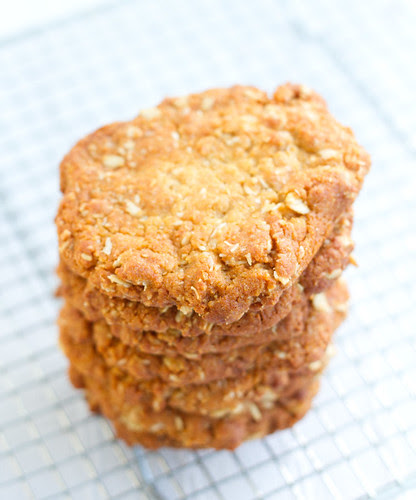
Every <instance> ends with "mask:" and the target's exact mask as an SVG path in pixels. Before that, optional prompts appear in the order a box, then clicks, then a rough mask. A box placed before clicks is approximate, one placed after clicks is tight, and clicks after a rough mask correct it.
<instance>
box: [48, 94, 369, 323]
mask: <svg viewBox="0 0 416 500" xmlns="http://www.w3.org/2000/svg"><path fill="white" fill-rule="evenodd" d="M368 168H369V157H368V155H367V154H366V153H365V151H364V150H363V149H362V148H361V147H360V146H359V145H358V144H357V142H356V141H355V139H354V136H353V134H352V132H351V130H350V129H348V128H346V127H343V126H341V125H340V124H339V123H338V122H336V121H335V120H334V118H333V117H332V116H331V115H330V113H329V112H328V110H327V108H326V105H325V103H324V102H323V100H322V99H321V98H320V97H319V96H318V95H317V94H315V93H314V92H312V91H310V90H308V89H306V88H305V87H303V86H298V85H290V84H287V85H283V86H281V87H278V88H277V90H276V91H275V93H274V94H273V95H272V96H271V97H268V96H267V94H266V93H264V92H262V91H260V90H257V89H255V88H253V87H241V86H237V87H232V88H230V89H214V90H209V91H206V92H202V93H200V94H195V95H190V96H188V97H181V98H176V99H166V100H165V101H163V102H162V103H161V104H160V105H159V106H157V107H155V108H151V109H148V110H144V111H142V112H141V113H140V115H139V116H138V117H137V118H135V119H133V120H132V121H130V122H123V123H114V124H111V125H108V126H106V127H103V128H101V129H99V130H97V131H96V132H94V133H93V134H91V135H89V136H88V137H86V138H85V139H83V140H81V141H80V142H79V143H78V144H77V145H76V146H75V147H74V148H73V149H72V150H71V151H70V152H69V153H68V155H67V156H66V157H65V158H64V160H63V161H62V164H61V189H62V192H63V199H62V202H61V204H60V207H59V211H58V215H57V218H56V223H57V228H58V236H59V251H60V256H61V259H62V260H63V262H64V263H65V265H66V266H68V268H69V269H70V270H71V271H72V272H74V273H76V274H78V275H80V276H82V277H83V278H85V279H86V280H88V283H89V284H91V285H93V286H95V287H96V288H98V289H99V290H100V292H101V293H103V294H106V295H108V296H110V297H120V298H126V299H129V300H132V301H140V302H141V303H143V304H144V305H146V306H151V307H158V308H165V307H171V306H175V307H176V308H177V309H178V310H179V311H181V312H182V313H183V314H185V315H190V314H191V313H192V312H196V313H197V314H198V315H200V316H201V317H203V318H204V319H206V320H207V321H209V322H212V323H231V322H234V321H237V320H239V319H240V318H241V316H242V315H243V314H244V313H245V312H247V311H248V310H249V309H250V307H252V306H253V305H257V307H259V308H264V307H269V306H271V305H273V304H275V303H276V302H277V301H278V300H279V298H280V296H281V295H282V293H283V291H284V290H285V289H287V288H288V287H290V286H291V285H293V284H294V283H295V282H296V281H297V279H298V278H299V276H300V275H301V274H302V272H303V271H304V269H305V268H306V267H307V265H308V264H309V263H310V261H311V260H312V258H313V256H314V255H315V254H316V252H317V251H318V249H319V248H320V247H321V246H322V244H323V243H324V241H325V239H326V238H327V237H328V235H329V234H330V233H331V231H332V230H333V228H334V225H335V223H336V221H337V220H338V218H339V217H340V216H341V214H343V213H345V212H346V211H347V210H348V208H349V207H350V206H351V204H352V203H353V201H354V199H355V197H356V196H357V194H358V192H359V190H360V187H361V184H362V181H363V178H364V176H365V174H366V173H367V171H368Z"/></svg>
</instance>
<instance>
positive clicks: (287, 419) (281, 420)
mask: <svg viewBox="0 0 416 500" xmlns="http://www.w3.org/2000/svg"><path fill="white" fill-rule="evenodd" d="M70 374H71V380H72V381H73V383H74V385H76V386H77V387H85V388H86V396H87V400H88V402H89V405H90V408H91V410H93V411H100V412H102V413H103V414H104V415H105V416H106V417H108V418H110V419H111V420H112V421H113V425H114V427H115V430H116V434H117V436H118V437H120V438H121V439H124V440H125V441H126V442H127V444H129V445H135V444H141V445H143V446H145V447H147V448H152V449H155V448H159V447H161V446H171V447H186V448H216V449H234V448H236V447H237V446H238V445H240V444H241V443H242V442H243V441H246V440H249V439H257V438H260V437H263V436H265V435H267V434H270V433H271V432H274V431H275V430H277V429H285V428H288V427H291V426H292V425H293V424H294V423H295V422H297V421H298V420H299V419H301V418H302V417H303V416H304V414H305V413H306V412H307V411H308V409H309V407H310V405H311V401H312V398H313V397H314V395H315V394H316V392H317V390H318V387H319V381H318V378H315V379H314V381H313V382H312V383H311V384H310V385H309V386H308V387H307V388H306V389H301V390H299V391H297V392H296V393H294V394H293V395H292V396H291V397H289V398H285V399H282V400H279V401H274V402H273V403H272V404H271V405H270V406H269V407H268V408H266V409H262V410H260V409H259V408H258V406H257V405H255V404H251V406H250V411H248V412H247V413H244V414H237V415H235V414H234V415H227V416H222V417H219V418H210V417H207V416H202V415H197V414H187V413H183V412H180V411H177V410H172V409H169V408H168V409H165V410H163V411H161V412H153V411H151V412H150V413H149V412H147V411H146V412H143V411H142V409H141V408H140V406H137V405H134V406H132V405H124V406H119V405H118V404H117V398H116V401H113V400H112V396H111V392H109V391H108V388H107V387H106V386H105V384H104V383H102V382H100V381H97V380H95V379H93V378H88V377H85V378H84V377H83V375H82V374H80V373H79V372H77V371H76V369H74V368H71V371H70Z"/></svg>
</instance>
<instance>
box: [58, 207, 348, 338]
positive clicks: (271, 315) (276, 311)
mask: <svg viewBox="0 0 416 500" xmlns="http://www.w3.org/2000/svg"><path fill="white" fill-rule="evenodd" d="M351 227H352V213H351V212H349V213H347V214H346V215H345V216H342V217H341V218H340V220H339V221H338V222H337V225H336V227H335V229H334V231H333V233H332V234H331V236H330V237H329V238H328V239H327V240H326V241H325V242H324V244H323V245H322V247H321V249H320V250H319V251H318V253H317V254H316V255H315V257H314V259H313V260H312V262H311V263H310V265H309V266H308V267H307V269H306V270H305V271H304V273H303V274H302V276H301V277H300V281H299V285H300V286H298V284H295V285H293V286H292V287H290V288H288V289H286V290H285V291H284V292H283V294H282V296H281V298H280V300H279V301H278V303H277V304H276V305H275V306H273V307H269V308H266V309H263V310H262V311H252V312H248V313H246V314H245V315H244V316H243V317H242V318H240V320H239V321H237V322H235V323H230V324H220V325H215V324H212V323H207V322H206V321H205V320H203V319H202V318H201V317H200V316H198V315H196V314H192V315H190V316H186V315H184V314H182V313H181V312H180V311H179V310H178V309H177V308H175V307H170V308H167V310H160V309H158V308H155V307H146V306H144V305H143V304H141V303H140V302H132V301H128V300H125V299H120V298H110V297H108V296H106V295H104V294H102V293H101V292H100V291H99V290H98V289H97V288H95V287H90V286H89V285H88V283H87V281H86V280H85V279H83V278H81V277H78V276H77V275H75V274H74V273H71V271H69V270H68V268H66V267H65V265H64V264H62V263H61V264H60V266H59V268H58V274H59V276H60V278H61V280H62V286H61V294H62V295H63V297H64V298H65V299H66V300H67V301H68V302H70V303H71V304H72V305H73V306H74V307H75V308H77V309H79V310H80V311H82V313H83V314H84V315H85V316H86V318H87V319H88V320H90V321H98V320H100V319H101V318H103V319H105V320H106V322H107V323H109V324H111V325H112V334H113V335H115V336H117V337H119V338H121V339H123V341H124V342H126V343H131V344H136V343H137V342H139V341H140V340H141V339H142V337H149V341H150V345H154V343H152V341H153V339H156V343H157V342H158V340H157V339H162V341H165V340H166V339H169V338H170V339H172V342H175V341H176V340H175V338H177V337H178V336H179V335H180V336H181V337H184V336H190V337H194V336H197V335H204V338H205V340H207V339H206V335H207V334H209V335H210V336H213V337H214V338H215V336H217V338H220V337H222V336H224V335H227V336H229V335H237V336H241V335H250V336H251V335H253V334H254V333H255V332H258V331H260V330H262V331H263V332H265V331H266V330H267V329H269V328H272V327H273V326H274V325H276V324H277V323H278V322H279V321H280V320H281V319H282V318H284V317H285V316H286V315H287V314H288V313H289V311H290V309H291V307H293V305H294V304H296V303H297V302H299V301H302V298H303V297H304V294H307V295H310V294H312V293H318V292H321V291H322V290H324V289H325V288H327V287H328V286H330V284H332V283H333V282H334V280H335V279H336V278H338V277H339V276H340V274H341V272H342V270H343V269H344V268H345V267H346V265H347V264H348V260H349V256H350V254H351V252H352V250H353V247H354V245H353V242H352V240H351ZM303 292H304V293H303ZM137 330H139V331H137ZM142 330H145V331H152V332H154V333H153V338H152V336H150V335H146V334H145V333H144V332H143V331H142ZM158 333H161V334H162V335H157V334H158ZM263 335H264V333H262V336H263ZM181 340H182V339H181ZM259 343H260V342H259Z"/></svg>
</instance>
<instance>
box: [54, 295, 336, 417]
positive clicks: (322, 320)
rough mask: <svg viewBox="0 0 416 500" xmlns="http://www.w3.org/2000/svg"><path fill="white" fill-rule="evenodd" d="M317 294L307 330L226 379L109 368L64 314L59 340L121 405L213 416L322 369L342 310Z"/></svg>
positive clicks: (287, 387)
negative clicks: (149, 375) (145, 375)
mask: <svg viewBox="0 0 416 500" xmlns="http://www.w3.org/2000/svg"><path fill="white" fill-rule="evenodd" d="M316 297H318V298H319V300H317V301H316V305H317V306H318V308H313V309H312V310H311V314H310V316H309V318H308V321H307V323H306V329H305V332H304V334H303V335H301V336H300V337H297V338H295V339H294V340H293V341H289V342H288V343H287V344H286V345H285V346H284V347H282V346H283V344H280V345H279V347H278V348H277V349H276V350H274V351H270V352H267V355H266V354H264V355H260V358H259V360H258V363H257V364H255V363H254V364H253V367H252V368H251V369H249V370H246V371H244V372H243V373H241V374H240V373H239V375H240V376H239V377H238V378H227V379H225V378H222V379H220V380H217V381H213V382H209V383H207V381H206V380H205V378H206V375H205V373H203V372H201V371H198V370H197V368H195V370H196V373H197V374H198V380H195V381H192V384H190V385H185V386H183V383H184V381H183V379H181V377H180V376H179V375H178V372H176V371H174V370H172V371H171V373H170V374H168V376H167V378H168V381H163V380H161V379H160V378H156V377H155V378H153V379H151V380H146V381H139V380H137V378H135V377H133V376H131V375H130V374H128V373H126V371H125V367H124V365H123V364H120V365H119V366H113V367H109V366H108V365H107V364H106V363H105V361H104V359H103V358H102V356H101V355H100V354H99V353H98V352H97V350H96V348H95V346H94V343H93V342H92V339H91V335H89V334H88V333H87V334H84V333H83V332H82V331H81V329H73V327H72V325H71V324H69V323H66V322H65V320H64V318H61V321H60V341H61V346H62V348H63V350H64V352H65V354H66V355H67V357H68V358H69V360H70V361H71V363H72V364H73V366H74V367H75V368H76V369H77V370H78V371H80V372H81V373H83V374H84V375H85V376H87V377H92V378H96V379H98V380H107V381H110V382H107V383H111V385H112V386H113V387H115V388H116V389H115V391H116V392H117V394H118V395H119V397H120V404H121V403H122V402H123V401H127V400H128V401H130V402H133V401H134V403H135V404H141V405H147V407H148V409H149V411H150V410H151V409H153V410H157V411H160V410H161V409H163V408H165V407H166V406H169V407H173V408H176V409H180V410H182V411H184V412H188V413H195V412H204V413H207V414H211V415H212V412H218V411H220V412H226V411H229V412H232V411H233V410H234V409H235V408H237V407H239V405H240V403H241V401H242V400H247V399H249V400H250V401H254V402H257V400H258V399H260V400H261V399H262V397H263V393H262V391H260V392H258V390H257V389H258V388H259V387H268V388H270V389H271V390H272V392H273V394H274V396H275V397H276V398H277V397H281V396H282V394H286V393H287V392H285V391H293V389H294V388H296V387H297V383H306V382H307V381H308V380H310V379H311V378H313V377H314V376H315V375H316V373H318V372H319V371H321V370H322V368H323V366H324V364H325V362H326V361H325V359H326V356H327V348H328V345H329V342H330V340H331V337H332V334H333V331H334V330H335V328H336V327H337V326H338V324H339V322H340V320H341V319H342V317H343V313H341V314H340V313H338V312H337V311H336V310H334V309H332V308H329V306H330V303H331V302H330V300H331V299H330V297H328V299H327V298H325V296H316ZM77 335H78V337H77ZM282 353H284V355H283V354H282ZM186 361H189V360H186ZM234 361H235V360H232V359H230V360H229V363H230V364H231V365H232V364H233V363H234ZM224 362H226V358H224ZM144 366H146V365H144ZM210 376H212V377H214V376H215V375H212V374H211V375H210ZM183 377H185V375H183ZM196 382H197V384H196ZM176 386H178V387H176ZM182 386H183V387H182ZM269 397H271V396H270V395H269Z"/></svg>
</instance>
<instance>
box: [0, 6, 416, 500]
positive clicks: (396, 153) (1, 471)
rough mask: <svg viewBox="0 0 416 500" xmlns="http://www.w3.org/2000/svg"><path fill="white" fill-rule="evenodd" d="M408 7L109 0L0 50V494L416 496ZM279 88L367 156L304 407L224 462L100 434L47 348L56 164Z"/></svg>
mask: <svg viewBox="0 0 416 500" xmlns="http://www.w3.org/2000/svg"><path fill="white" fill-rule="evenodd" d="M415 22H416V11H415V10H414V9H412V5H411V3H410V2H407V3H406V2H404V1H403V2H397V1H394V2H393V1H381V0H380V1H367V2H363V1H361V0H350V1H349V2H334V1H329V0H327V1H324V0H318V1H314V2H307V1H305V2H275V1H272V0H269V1H267V0H264V1H263V0H261V1H260V0H256V2H244V1H241V0H240V1H229V2H221V1H220V0H210V1H209V0H203V1H199V2H191V1H183V0H176V1H175V2H168V1H166V2H162V1H160V2H159V1H157V2H145V1H144V0H143V1H138V2H131V1H130V2H117V3H115V2H114V4H112V5H110V6H108V5H107V6H105V7H103V8H101V9H97V10H95V11H94V12H92V13H90V14H88V15H83V16H80V17H78V18H76V17H75V18H72V19H70V20H67V21H65V22H60V23H56V24H55V25H53V26H49V27H47V28H44V29H39V30H38V31H33V32H32V33H29V34H26V35H24V36H20V37H18V38H16V39H10V40H3V42H2V43H1V45H0V68H1V69H0V153H1V155H0V158H1V161H0V179H1V184H0V208H1V210H0V234H1V237H0V242H1V243H0V265H1V273H0V283H1V289H0V326H1V328H0V498H2V499H17V498H19V499H25V498H49V497H51V498H75V499H101V498H103V499H104V498H120V499H152V500H153V499H167V500H172V499H176V498H178V499H184V498H187V499H193V500H196V499H199V500H201V499H209V500H211V499H227V500H228V499H231V500H233V499H238V500H245V499H260V498H265V499H266V498H267V499H279V500H280V499H291V498H305V499H326V498H342V499H349V498H351V499H356V498H370V497H376V496H377V497H378V498H397V497H399V496H400V498H409V499H410V498H415V496H414V495H415V494H416V493H415V488H416V400H415V394H416V363H415V360H416V357H415V354H416V339H415V324H416V321H415V320H416V316H415V303H416V300H415V299H416V271H415V265H414V261H415V253H416V231H415V229H416V223H415V221H416V217H415V215H416V196H415V193H416V182H415V179H416V164H415V149H416V105H415V102H416V101H415V97H414V89H415V87H416V71H415V68H414V60H415V56H416V50H415V49H416V35H415V30H414V25H415ZM287 80H291V81H299V82H303V83H305V84H308V85H310V86H312V87H314V88H316V89H317V90H318V91H320V92H321V93H322V94H323V95H324V96H325V97H326V99H327V100H328V103H329V105H330V108H331V110H332V111H333V112H334V113H335V115H336V116H337V117H339V119H340V120H341V121H342V122H344V123H347V124H350V125H351V126H352V127H353V128H354V130H355V131H356V134H357V136H358V138H359V140H360V141H361V142H362V143H363V144H364V145H365V146H366V148H367V149H368V150H369V151H370V152H371V153H372V157H373V169H372V172H371V175H370V176H369V177H368V179H367V182H366V185H365V188H364V191H363V193H362V194H361V196H360V198H359V201H358V203H357V206H356V223H355V230H354V236H355V239H356V242H357V250H356V258H357V260H358V262H359V264H360V267H359V269H358V270H355V269H354V270H352V271H348V273H347V275H348V280H349V282H350V285H351V291H352V309H351V314H350V316H349V319H348V321H347V322H346V323H345V324H344V326H342V327H341V329H340V330H339V333H338V334H337V341H336V344H337V349H338V355H337V356H336V357H335V358H334V359H333V361H332V364H331V366H330V368H329V370H328V372H327V374H326V375H325V377H324V381H323V386H322V390H321V392H320V394H319V396H318V397H317V399H316V402H315V405H314V408H313V409H312V410H311V411H310V413H309V414H308V415H307V416H306V418H305V419H304V420H303V421H302V422H300V423H299V424H298V425H296V426H295V427H294V428H293V429H291V430H287V431H283V432H280V433H277V434H274V435H272V436H270V437H268V438H266V439H263V440H261V441H254V442H250V443H247V444H244V445H243V446H241V447H240V448H239V449H238V450H237V451H236V452H234V453H231V452H225V451H224V452H213V451H202V452H187V451H174V450H167V449H166V450H161V451H157V452H147V451H145V450H143V449H141V448H139V447H137V448H135V449H128V448H127V447H126V446H124V445H123V444H122V443H121V442H119V441H116V440H115V439H114V438H113V434H112V432H111V428H110V427H109V424H108V423H107V422H106V421H105V420H104V419H102V418H100V417H96V416H92V415H90V413H89V412H88V410H87V408H86V404H85V402H84V400H83V396H82V394H81V393H80V392H78V391H75V390H74V389H73V388H72V387H71V386H70V385H69V383H68V380H67V376H66V373H65V368H66V361H65V359H64V357H63V356H62V354H61V353H60V351H59V350H58V348H57V329H56V325H55V318H56V314H57V310H58V307H59V303H58V301H57V300H55V299H54V297H53V292H54V289H55V286H56V278H55V276H54V272H53V269H54V266H55V264H56V261H57V248H56V241H55V230H54V226H53V217H54V213H55V211H56V206H57V202H58V199H59V194H58V175H57V172H58V163H59V160H60V158H61V157H62V156H63V154H64V153H65V152H66V151H67V150H68V149H69V148H70V147H71V145H72V144H73V143H74V142H75V141H76V140H77V139H78V138H79V137H81V136H83V135H84V134H85V133H87V132H89V131H91V130H93V129H94V128H97V127H98V126H100V125H102V124H104V123H106V122H111V121H113V120H120V119H124V118H126V119H127V118H129V117H132V116H133V115H135V114H136V112H137V111H138V110H139V109H140V108H141V107H149V106H150V105H152V104H154V103H157V102H158V101H159V100H160V99H161V98H162V97H164V96H165V95H177V94H183V93H189V92H191V91H196V90H201V89H204V88H207V87H211V86H221V85H230V84H233V83H236V82H239V83H252V84H255V85H257V86H259V87H262V88H265V89H268V90H272V89H273V87H274V86H276V85H277V84H278V83H281V82H284V81H287Z"/></svg>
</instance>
